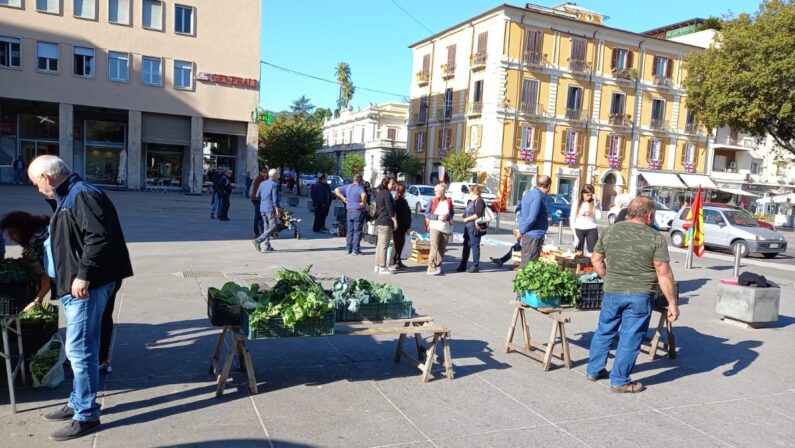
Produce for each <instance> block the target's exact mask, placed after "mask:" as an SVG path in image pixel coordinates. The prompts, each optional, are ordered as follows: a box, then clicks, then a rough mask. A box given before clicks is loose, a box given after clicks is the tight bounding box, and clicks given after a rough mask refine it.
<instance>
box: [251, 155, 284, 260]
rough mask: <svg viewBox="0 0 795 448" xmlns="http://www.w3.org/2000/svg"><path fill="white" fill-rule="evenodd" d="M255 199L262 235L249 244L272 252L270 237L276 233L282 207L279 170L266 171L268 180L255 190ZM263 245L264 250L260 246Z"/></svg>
mask: <svg viewBox="0 0 795 448" xmlns="http://www.w3.org/2000/svg"><path fill="white" fill-rule="evenodd" d="M256 196H257V198H258V199H259V200H260V208H259V210H260V213H261V214H262V222H263V231H262V235H260V236H258V237H256V238H254V239H253V240H252V241H251V242H252V243H253V244H254V248H255V249H257V250H261V251H262V252H273V247H272V246H271V242H270V237H271V236H272V235H273V234H274V233H276V220H277V219H279V217H281V215H282V206H281V204H280V203H279V197H280V196H281V193H280V192H279V170H277V169H276V168H271V169H270V171H268V179H267V180H266V181H264V182H262V183H261V184H260V185H259V188H258V189H257V194H256ZM262 243H265V248H264V249H262V248H261V245H262Z"/></svg>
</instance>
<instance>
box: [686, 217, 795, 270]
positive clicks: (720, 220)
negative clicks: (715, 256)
mask: <svg viewBox="0 0 795 448" xmlns="http://www.w3.org/2000/svg"><path fill="white" fill-rule="evenodd" d="M689 212H690V207H683V208H682V210H680V211H679V214H678V215H677V216H676V217H675V218H674V220H673V222H672V223H671V243H672V244H673V245H674V246H676V247H682V246H684V243H685V233H686V230H685V229H684V227H683V224H684V223H685V222H686V221H685V218H687V214H688V213H689ZM704 246H707V247H717V248H723V249H731V250H732V251H734V250H735V248H737V247H739V248H740V255H741V256H743V257H745V256H746V255H748V254H749V253H752V252H753V253H760V254H762V255H763V256H764V257H765V258H773V257H775V256H776V255H778V254H780V253H783V252H786V250H787V240H786V239H785V238H784V236H782V235H781V234H780V233H778V232H776V231H775V230H770V229H766V228H764V227H761V226H760V225H759V224H758V223H757V222H756V219H755V218H754V216H753V215H752V214H750V213H748V212H747V211H745V210H742V209H737V208H722V207H709V206H707V207H704Z"/></svg>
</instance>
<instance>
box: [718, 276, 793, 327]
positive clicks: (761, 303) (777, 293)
mask: <svg viewBox="0 0 795 448" xmlns="http://www.w3.org/2000/svg"><path fill="white" fill-rule="evenodd" d="M780 299H781V289H780V288H779V287H778V286H776V285H773V287H771V288H754V287H750V286H740V285H728V284H724V283H721V284H719V285H718V295H717V300H716V301H715V312H716V313H717V314H720V315H722V316H724V319H725V320H727V321H730V322H731V321H735V322H736V323H739V324H742V325H744V326H747V327H753V328H756V327H761V326H764V324H765V323H767V322H776V321H777V320H778V307H779V302H780Z"/></svg>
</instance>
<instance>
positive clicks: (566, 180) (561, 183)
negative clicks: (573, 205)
mask: <svg viewBox="0 0 795 448" xmlns="http://www.w3.org/2000/svg"><path fill="white" fill-rule="evenodd" d="M576 183H577V179H576V178H573V177H560V178H558V194H561V195H563V196H565V197H566V199H568V200H569V202H571V201H572V199H573V196H574V190H575V187H576V185H575V184H576Z"/></svg>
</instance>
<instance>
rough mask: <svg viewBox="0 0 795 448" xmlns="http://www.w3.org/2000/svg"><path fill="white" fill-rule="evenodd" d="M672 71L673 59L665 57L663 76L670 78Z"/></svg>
mask: <svg viewBox="0 0 795 448" xmlns="http://www.w3.org/2000/svg"><path fill="white" fill-rule="evenodd" d="M673 73H674V60H673V59H671V58H668V59H666V61H665V76H667V77H668V78H671V77H672V76H673Z"/></svg>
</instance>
